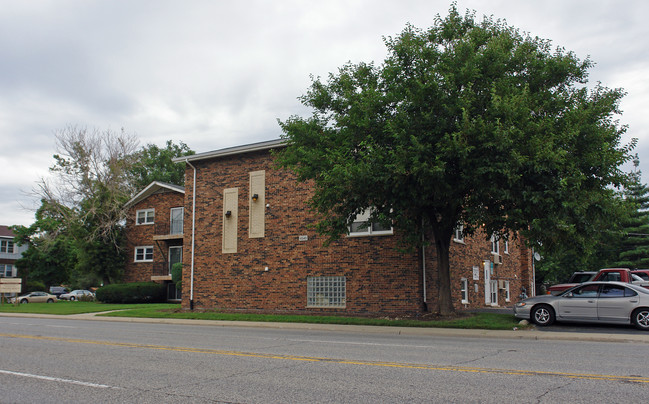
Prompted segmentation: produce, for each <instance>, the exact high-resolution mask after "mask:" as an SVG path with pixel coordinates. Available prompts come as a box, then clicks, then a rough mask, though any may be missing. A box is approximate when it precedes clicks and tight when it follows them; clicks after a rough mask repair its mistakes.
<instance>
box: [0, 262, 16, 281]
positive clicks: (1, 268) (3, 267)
mask: <svg viewBox="0 0 649 404" xmlns="http://www.w3.org/2000/svg"><path fill="white" fill-rule="evenodd" d="M12 276H14V266H13V265H11V264H0V278H1V277H6V278H10V277H12Z"/></svg>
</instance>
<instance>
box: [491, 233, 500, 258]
mask: <svg viewBox="0 0 649 404" xmlns="http://www.w3.org/2000/svg"><path fill="white" fill-rule="evenodd" d="M491 253H492V254H500V240H498V237H497V236H496V235H495V234H492V235H491Z"/></svg>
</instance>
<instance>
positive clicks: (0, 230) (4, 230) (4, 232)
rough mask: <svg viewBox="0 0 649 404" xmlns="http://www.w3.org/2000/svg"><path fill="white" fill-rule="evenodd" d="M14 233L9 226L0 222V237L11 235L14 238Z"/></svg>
mask: <svg viewBox="0 0 649 404" xmlns="http://www.w3.org/2000/svg"><path fill="white" fill-rule="evenodd" d="M14 236H15V235H14V233H13V232H12V231H11V229H9V226H5V225H1V224H0V237H11V238H14Z"/></svg>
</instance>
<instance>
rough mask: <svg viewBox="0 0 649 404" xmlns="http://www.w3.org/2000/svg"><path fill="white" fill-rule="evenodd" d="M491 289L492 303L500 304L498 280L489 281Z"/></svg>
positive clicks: (494, 304) (493, 304)
mask: <svg viewBox="0 0 649 404" xmlns="http://www.w3.org/2000/svg"><path fill="white" fill-rule="evenodd" d="M489 289H490V291H491V305H492V306H498V281H495V280H494V281H489Z"/></svg>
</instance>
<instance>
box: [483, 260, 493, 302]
mask: <svg viewBox="0 0 649 404" xmlns="http://www.w3.org/2000/svg"><path fill="white" fill-rule="evenodd" d="M484 303H485V304H491V261H489V260H487V261H485V262H484Z"/></svg>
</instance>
